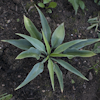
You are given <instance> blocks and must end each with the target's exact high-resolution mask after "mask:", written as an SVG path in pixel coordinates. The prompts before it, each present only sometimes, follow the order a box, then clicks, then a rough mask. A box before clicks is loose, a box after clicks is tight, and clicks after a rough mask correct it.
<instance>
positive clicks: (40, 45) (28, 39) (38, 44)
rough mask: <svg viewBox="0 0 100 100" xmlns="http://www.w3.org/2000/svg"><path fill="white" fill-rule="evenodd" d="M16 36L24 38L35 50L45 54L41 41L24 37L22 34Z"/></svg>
mask: <svg viewBox="0 0 100 100" xmlns="http://www.w3.org/2000/svg"><path fill="white" fill-rule="evenodd" d="M16 34H17V35H19V36H21V37H23V38H25V39H26V40H27V41H29V42H30V43H31V44H32V45H33V46H34V47H35V48H37V49H38V50H40V51H41V52H44V53H46V51H45V46H44V44H43V43H42V42H41V41H39V40H38V39H35V38H32V37H30V36H27V35H24V34H19V33H16Z"/></svg>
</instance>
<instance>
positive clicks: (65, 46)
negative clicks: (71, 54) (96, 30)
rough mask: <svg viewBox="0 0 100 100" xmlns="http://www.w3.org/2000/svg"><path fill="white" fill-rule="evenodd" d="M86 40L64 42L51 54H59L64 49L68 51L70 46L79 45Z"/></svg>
mask: <svg viewBox="0 0 100 100" xmlns="http://www.w3.org/2000/svg"><path fill="white" fill-rule="evenodd" d="M86 40H87V39H78V40H73V41H70V42H66V43H63V44H61V45H60V46H58V47H57V48H56V49H55V50H54V52H53V53H56V54H58V53H61V52H63V51H65V50H66V49H68V48H69V47H71V46H72V45H74V44H77V43H80V42H82V41H86Z"/></svg>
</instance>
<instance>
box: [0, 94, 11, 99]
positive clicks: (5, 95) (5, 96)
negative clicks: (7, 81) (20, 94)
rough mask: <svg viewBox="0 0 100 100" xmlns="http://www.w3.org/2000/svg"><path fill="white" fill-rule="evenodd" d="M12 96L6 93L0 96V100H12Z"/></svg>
mask: <svg viewBox="0 0 100 100" xmlns="http://www.w3.org/2000/svg"><path fill="white" fill-rule="evenodd" d="M12 96H13V95H12V94H7V93H4V94H2V95H0V100H10V99H11V98H12Z"/></svg>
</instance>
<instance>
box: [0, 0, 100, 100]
mask: <svg viewBox="0 0 100 100" xmlns="http://www.w3.org/2000/svg"><path fill="white" fill-rule="evenodd" d="M55 1H56V2H57V4H58V6H57V7H56V8H54V9H52V11H53V12H52V13H51V14H49V13H46V10H45V9H41V10H42V12H43V13H44V15H45V17H46V18H47V20H48V23H49V25H50V27H51V29H52V32H53V31H54V29H55V28H56V27H57V26H58V25H59V24H61V23H63V22H64V25H65V30H66V37H65V41H64V42H67V41H71V40H75V39H85V38H97V33H96V32H95V31H94V29H92V30H90V31H88V30H86V29H87V27H88V26H89V24H88V23H87V20H88V18H90V17H96V16H97V15H98V11H99V10H100V6H97V4H95V3H94V0H83V1H84V2H85V5H86V9H85V10H84V12H83V11H82V10H81V9H79V10H78V13H77V15H75V12H74V10H73V8H72V6H71V5H70V3H69V2H68V1H67V0H55ZM37 2H39V0H0V40H3V39H18V38H19V37H18V36H16V35H15V33H24V34H28V32H27V31H26V29H25V27H24V24H23V15H26V16H27V17H28V18H30V19H31V20H32V22H33V23H34V24H35V26H36V27H37V28H38V29H39V30H41V24H40V19H39V14H38V12H37V11H36V9H35V7H34V4H37ZM86 48H87V49H89V50H92V49H93V45H91V46H88V47H86ZM20 52H21V50H20V49H18V48H16V47H14V46H13V45H10V44H8V43H3V42H1V41H0V94H2V93H10V94H13V98H12V99H11V100H100V95H99V94H100V72H99V67H100V66H99V65H100V62H99V61H100V55H99V54H98V55H96V56H94V57H91V58H78V57H77V58H73V59H71V60H68V59H65V58H62V59H64V60H65V61H66V60H67V61H68V62H69V63H70V64H71V65H73V66H74V67H75V68H77V69H78V70H79V71H80V72H81V73H82V74H84V75H85V76H86V77H87V78H88V79H89V81H85V80H83V79H81V78H80V77H78V76H76V75H74V74H72V73H71V72H69V71H67V70H65V69H64V68H62V67H61V66H60V68H61V70H62V72H63V79H64V92H63V93H61V91H60V88H59V83H58V80H57V77H56V76H55V91H53V90H52V87H51V83H50V78H49V73H48V70H47V66H45V70H44V72H43V73H42V74H40V75H39V76H38V77H37V78H35V79H34V80H33V81H31V82H30V83H29V84H27V85H26V86H24V87H23V88H21V89H19V90H17V91H15V90H14V89H15V88H16V87H17V86H18V85H19V84H20V83H21V82H22V81H23V80H24V79H25V77H26V76H27V74H28V73H29V72H30V70H31V69H32V66H34V64H35V63H37V62H38V61H37V60H36V59H33V58H27V59H22V60H15V58H16V56H17V55H18V54H19V53H20ZM97 63H98V64H97ZM95 64H97V65H96V68H97V69H98V73H97V74H96V72H95V70H94V69H90V68H91V67H93V66H95ZM72 79H73V80H74V81H75V83H72V82H71V80H72Z"/></svg>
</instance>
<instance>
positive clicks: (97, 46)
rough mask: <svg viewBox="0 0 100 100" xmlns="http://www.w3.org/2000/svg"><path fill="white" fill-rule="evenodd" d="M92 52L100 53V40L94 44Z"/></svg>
mask: <svg viewBox="0 0 100 100" xmlns="http://www.w3.org/2000/svg"><path fill="white" fill-rule="evenodd" d="M93 52H95V53H100V42H98V43H96V44H95V45H94V48H93Z"/></svg>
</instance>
